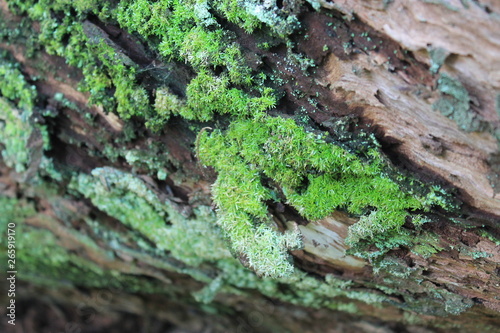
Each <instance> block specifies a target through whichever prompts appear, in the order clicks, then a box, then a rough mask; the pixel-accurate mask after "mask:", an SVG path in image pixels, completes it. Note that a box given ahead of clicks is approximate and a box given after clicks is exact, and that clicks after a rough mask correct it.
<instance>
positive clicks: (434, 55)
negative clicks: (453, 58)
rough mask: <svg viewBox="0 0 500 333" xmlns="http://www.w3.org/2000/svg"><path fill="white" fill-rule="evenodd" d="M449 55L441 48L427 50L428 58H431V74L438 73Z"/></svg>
mask: <svg viewBox="0 0 500 333" xmlns="http://www.w3.org/2000/svg"><path fill="white" fill-rule="evenodd" d="M449 54H450V53H449V52H448V50H446V49H443V48H441V47H432V48H430V49H429V56H430V57H431V67H430V71H431V73H433V74H435V73H437V72H438V71H439V69H440V68H441V66H442V65H443V64H444V62H445V60H446V58H447V57H448V55H449Z"/></svg>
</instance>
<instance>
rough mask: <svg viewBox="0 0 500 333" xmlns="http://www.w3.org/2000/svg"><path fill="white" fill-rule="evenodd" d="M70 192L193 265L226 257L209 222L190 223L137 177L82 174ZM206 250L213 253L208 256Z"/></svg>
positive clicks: (116, 173)
mask: <svg viewBox="0 0 500 333" xmlns="http://www.w3.org/2000/svg"><path fill="white" fill-rule="evenodd" d="M70 188H72V189H76V190H78V191H79V192H80V193H82V194H83V195H84V196H86V197H87V198H89V199H91V200H92V203H93V204H94V205H96V206H97V207H98V208H99V209H100V210H102V211H104V212H106V213H108V214H109V215H110V216H113V217H115V218H116V219H118V220H120V221H121V222H122V223H124V224H125V225H127V226H129V227H131V228H133V229H134V230H136V231H138V232H139V233H141V234H142V235H144V236H145V237H146V238H148V239H150V240H151V241H152V242H153V243H154V244H155V246H156V247H157V248H158V249H160V250H165V251H170V252H171V254H172V256H173V257H175V258H177V259H179V260H181V261H183V262H185V263H186V264H189V265H196V264H200V263H201V262H202V261H204V260H216V259H218V258H220V257H225V256H226V254H227V252H226V250H225V246H224V244H223V243H222V242H221V241H213V240H215V239H217V237H216V236H214V235H211V234H212V233H216V232H217V231H216V230H215V229H214V228H213V223H210V222H209V220H210V219H213V217H212V216H211V215H210V214H208V215H207V213H204V214H201V212H199V214H201V215H200V217H201V216H205V219H206V220H208V222H207V221H201V218H200V221H198V220H189V219H187V218H185V217H183V216H182V215H181V214H180V213H179V212H177V211H176V210H175V209H173V208H172V206H171V205H166V204H163V203H161V202H160V201H159V199H158V198H157V196H156V195H155V193H153V192H152V191H151V190H149V189H148V188H147V186H146V185H145V184H144V183H143V182H142V181H141V180H140V179H139V178H137V177H135V176H133V175H131V174H127V173H124V172H121V171H118V170H115V169H112V168H98V169H94V171H93V172H92V176H89V175H85V174H80V175H79V176H78V177H77V178H75V179H74V181H73V182H72V184H71V185H70ZM206 249H211V251H209V253H205V251H206Z"/></svg>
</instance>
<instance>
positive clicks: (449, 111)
mask: <svg viewBox="0 0 500 333" xmlns="http://www.w3.org/2000/svg"><path fill="white" fill-rule="evenodd" d="M438 89H439V90H440V91H441V93H442V95H441V97H440V98H439V99H438V100H437V101H436V102H435V103H434V104H433V105H432V107H433V109H435V110H439V111H440V112H441V113H442V114H443V115H444V116H446V117H448V118H450V119H452V120H453V121H455V122H456V123H457V125H458V127H460V129H462V130H464V131H467V132H473V131H482V130H485V129H487V123H486V122H485V121H484V120H483V119H482V117H481V116H480V115H478V114H476V113H475V112H473V111H472V110H470V105H469V104H470V102H471V99H470V96H469V92H468V91H467V89H465V87H464V86H463V85H462V83H461V82H460V81H459V80H457V79H455V78H453V77H451V76H449V75H448V74H445V73H443V74H441V76H440V78H439V79H438Z"/></svg>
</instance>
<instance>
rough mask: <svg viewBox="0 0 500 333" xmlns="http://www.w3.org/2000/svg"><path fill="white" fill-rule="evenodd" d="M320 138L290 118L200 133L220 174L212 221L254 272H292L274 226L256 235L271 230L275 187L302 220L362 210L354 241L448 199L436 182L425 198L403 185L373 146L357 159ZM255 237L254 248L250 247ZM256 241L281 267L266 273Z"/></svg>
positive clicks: (204, 152) (390, 229)
mask: <svg viewBox="0 0 500 333" xmlns="http://www.w3.org/2000/svg"><path fill="white" fill-rule="evenodd" d="M326 137H327V135H326V133H321V132H316V133H313V132H306V131H305V130H304V129H303V128H301V127H299V126H298V125H297V124H296V123H295V122H294V121H293V120H292V119H284V118H280V117H270V116H264V115H259V116H256V117H255V118H253V119H240V120H236V121H233V122H232V123H231V125H230V127H229V129H228V130H227V131H226V132H221V131H219V130H215V131H213V132H212V133H210V134H208V133H207V132H206V131H205V132H203V133H201V134H200V139H199V151H198V152H199V157H200V159H201V161H202V162H203V163H205V164H207V165H210V166H213V167H214V168H215V170H216V171H217V172H218V173H219V176H218V178H217V181H216V183H215V184H214V186H213V198H214V201H215V203H216V204H217V206H218V208H219V211H218V224H219V225H220V226H221V227H222V229H223V230H224V231H225V232H226V233H227V234H228V236H229V238H230V240H231V244H232V246H233V248H234V249H235V250H236V251H237V252H238V253H239V255H244V256H246V257H247V258H251V259H248V260H249V264H250V266H251V267H252V268H254V269H256V271H257V272H259V273H260V274H265V275H270V276H283V275H287V274H289V273H290V271H289V269H287V267H288V262H287V261H286V254H285V252H286V249H287V246H286V243H287V241H285V239H284V237H285V236H283V235H279V234H277V233H276V232H275V231H273V232H274V233H276V234H275V235H276V236H274V237H263V236H262V232H263V230H272V227H271V226H270V225H272V223H271V222H270V221H269V220H270V217H269V214H268V212H267V208H266V204H265V201H267V200H271V199H274V200H277V198H276V191H279V189H281V190H282V192H283V195H284V197H285V199H286V201H287V202H288V203H289V204H291V205H292V206H294V207H295V208H296V209H297V210H298V212H299V213H300V214H301V215H302V216H304V217H306V218H308V219H311V220H318V219H321V218H323V217H325V216H327V215H329V214H331V213H332V212H333V211H334V210H336V209H342V210H345V211H347V212H349V213H351V214H354V215H357V216H360V217H361V218H360V221H359V222H358V223H356V224H355V225H354V226H352V227H351V229H350V235H349V239H348V241H349V242H350V243H351V244H352V245H354V244H356V243H357V242H359V241H360V240H365V239H371V240H372V241H375V242H376V241H377V240H378V239H380V238H381V236H382V235H385V236H387V235H388V234H390V235H393V234H394V233H397V230H398V229H399V228H400V227H401V226H402V225H403V224H404V223H405V218H406V216H407V215H408V214H409V212H412V211H416V210H427V209H428V208H429V207H430V206H431V205H440V206H446V204H447V203H446V200H445V199H444V198H443V196H442V194H441V193H440V189H439V188H431V189H429V190H428V194H427V195H425V196H419V195H415V194H411V193H407V192H404V191H402V190H401V188H400V186H399V185H398V184H397V183H396V182H394V181H393V180H392V179H391V178H390V177H389V176H388V175H387V174H386V173H385V171H384V170H385V169H387V166H386V163H385V162H384V161H383V160H382V158H381V155H380V154H379V153H378V151H377V150H375V149H370V150H368V152H367V153H366V154H365V156H364V158H363V159H361V158H360V157H359V156H356V155H354V154H353V153H350V152H348V151H347V150H345V149H344V148H342V147H340V146H338V145H335V144H330V143H327V142H325V139H326ZM265 179H272V181H273V182H275V183H276V185H278V188H271V187H269V185H267V186H266V185H264V184H265V183H266V181H265ZM268 232H269V233H271V231H268ZM261 239H262V241H261ZM264 239H265V240H266V242H267V243H266V242H264V241H263V240H264ZM256 241H258V243H257V244H258V247H255V246H254V245H253V244H255V242H256ZM262 246H267V248H268V250H267V251H268V252H269V254H272V262H274V264H273V265H272V267H273V268H274V269H276V267H280V269H279V270H271V271H267V268H266V266H265V265H260V263H262V262H265V260H264V259H263V258H261V253H262V249H261V248H262ZM257 248H258V249H259V251H256V250H257ZM253 258H259V259H258V260H257V259H253ZM266 259H267V260H270V258H266ZM266 264H267V263H266Z"/></svg>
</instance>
